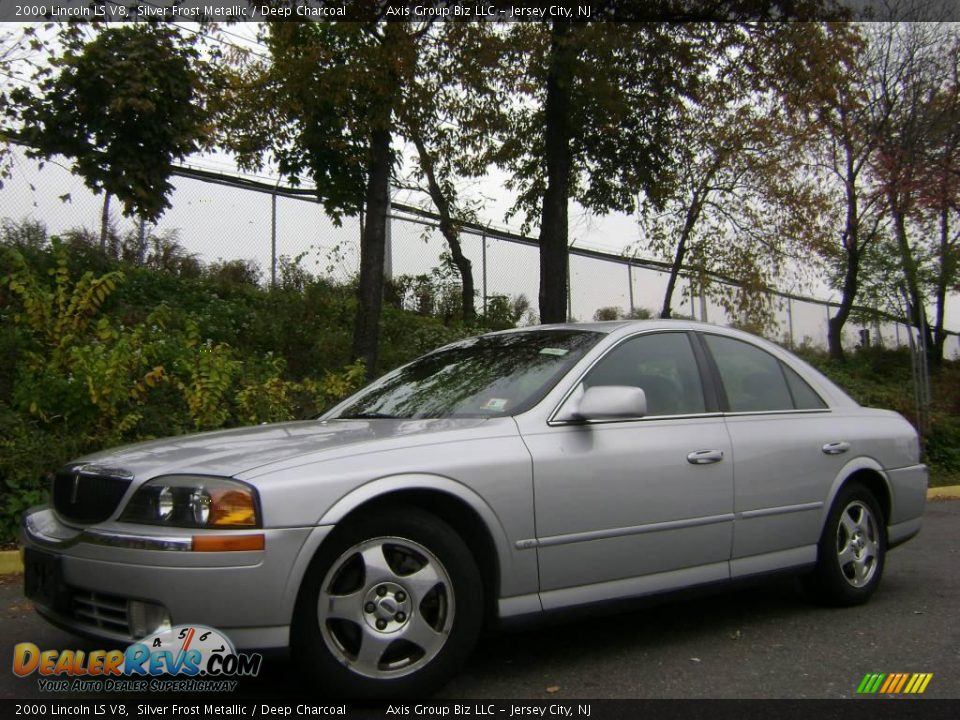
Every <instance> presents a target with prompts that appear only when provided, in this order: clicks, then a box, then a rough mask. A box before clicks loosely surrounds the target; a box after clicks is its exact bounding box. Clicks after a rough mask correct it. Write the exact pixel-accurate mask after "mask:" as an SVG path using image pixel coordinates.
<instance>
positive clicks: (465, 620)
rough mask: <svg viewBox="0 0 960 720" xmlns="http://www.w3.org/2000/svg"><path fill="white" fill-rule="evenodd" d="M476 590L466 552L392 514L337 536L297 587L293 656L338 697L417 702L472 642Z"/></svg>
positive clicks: (479, 613) (415, 516)
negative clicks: (411, 699)
mask: <svg viewBox="0 0 960 720" xmlns="http://www.w3.org/2000/svg"><path fill="white" fill-rule="evenodd" d="M482 617H483V586H482V582H481V579H480V572H479V570H478V569H477V564H476V561H475V560H474V558H473V556H472V555H471V553H470V551H469V549H468V548H467V546H466V545H465V543H464V542H463V540H462V539H461V538H460V536H459V535H457V533H456V532H454V531H453V530H452V529H451V528H450V527H449V526H448V525H447V524H446V523H444V522H443V521H442V520H440V519H439V518H437V517H435V516H434V515H432V514H430V513H427V512H425V511H423V510H420V509H419V508H415V507H406V506H404V507H394V508H391V509H389V510H381V511H377V512H375V513H371V514H368V515H364V516H362V517H360V518H358V519H356V520H353V521H348V523H347V524H346V525H343V526H341V527H337V528H336V529H335V530H334V531H333V533H332V534H331V536H330V537H329V538H328V540H327V541H326V542H325V543H324V544H323V546H322V547H321V548H320V551H319V552H318V553H317V555H316V557H315V558H314V559H313V561H312V562H311V564H310V567H309V568H308V570H307V573H306V576H305V578H304V582H303V585H302V587H301V590H300V595H299V598H298V601H297V608H296V612H295V616H294V622H293V628H292V645H293V651H294V655H295V657H296V658H297V660H298V661H299V662H301V663H302V664H303V666H304V667H305V669H307V671H308V672H309V673H310V674H311V675H312V676H314V678H315V679H316V680H318V681H319V682H320V683H322V685H323V686H324V687H325V688H326V689H327V690H328V691H330V692H331V694H335V695H338V696H343V697H348V698H352V699H383V698H397V697H403V696H422V695H424V694H426V693H429V692H432V691H433V690H435V689H437V688H438V687H440V686H441V685H442V684H443V683H444V682H446V681H447V680H448V679H449V678H450V677H451V676H452V675H453V674H454V673H455V672H456V671H457V670H458V669H459V668H460V666H461V665H462V664H463V662H464V661H465V660H466V659H467V657H468V656H469V654H470V651H471V650H472V649H473V646H474V644H475V643H476V639H477V636H478V635H479V632H480V626H481V622H482Z"/></svg>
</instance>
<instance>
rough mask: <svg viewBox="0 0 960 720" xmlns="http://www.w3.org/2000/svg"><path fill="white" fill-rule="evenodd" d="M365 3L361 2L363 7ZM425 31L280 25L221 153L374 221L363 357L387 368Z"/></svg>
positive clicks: (249, 78) (392, 26)
mask: <svg viewBox="0 0 960 720" xmlns="http://www.w3.org/2000/svg"><path fill="white" fill-rule="evenodd" d="M358 1H359V0H358ZM422 31H423V30H422V29H420V30H417V29H415V28H413V27H411V26H409V25H408V24H406V23H399V22H390V23H383V24H380V23H377V22H374V21H367V22H322V23H271V24H270V25H268V26H267V29H266V31H265V35H264V36H263V38H262V41H263V42H264V43H265V45H266V47H267V49H268V50H269V52H270V58H269V60H268V61H264V62H259V63H253V64H251V65H249V66H247V67H241V68H239V69H238V71H237V72H236V73H235V74H234V76H233V79H232V85H231V86H230V88H229V89H228V91H227V94H226V96H225V98H223V99H221V104H220V106H219V111H220V112H219V116H220V119H221V124H222V133H221V143H222V144H223V145H224V146H225V147H227V148H229V149H231V150H233V151H234V152H236V153H237V155H238V159H239V162H240V164H241V166H242V167H248V168H249V167H260V166H261V165H262V164H263V162H264V156H265V155H266V154H270V155H272V156H273V158H274V159H275V160H276V163H277V167H278V170H279V172H280V174H281V175H282V176H283V177H285V178H287V179H288V181H289V182H290V183H291V184H299V182H300V180H301V177H304V176H307V177H309V178H310V179H311V180H312V181H313V184H314V186H315V188H316V193H317V197H318V199H319V200H321V201H322V202H323V205H324V208H325V209H326V211H327V212H328V213H329V214H330V215H331V216H332V217H333V219H334V221H336V222H340V220H341V218H342V217H343V216H344V215H359V214H360V213H361V212H362V213H363V214H364V222H363V233H362V237H361V241H360V279H359V284H358V288H357V304H358V310H357V314H356V322H355V326H354V337H353V353H354V356H355V357H356V358H358V359H362V360H363V361H364V363H365V364H366V367H367V372H368V373H373V372H374V371H375V368H376V364H377V347H378V341H379V320H380V311H381V307H382V304H383V263H384V253H385V246H386V223H387V212H388V210H389V206H390V178H391V174H392V171H393V167H394V164H395V161H396V156H395V150H394V147H393V142H394V139H395V136H396V133H397V118H398V115H399V110H400V108H399V105H400V103H401V102H402V100H403V94H402V88H404V87H406V86H407V85H408V84H409V82H410V77H411V75H412V73H413V72H414V68H415V65H416V53H415V43H416V39H417V36H418V34H419V33H420V32H422Z"/></svg>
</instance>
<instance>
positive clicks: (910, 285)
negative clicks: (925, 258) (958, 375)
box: [887, 189, 932, 347]
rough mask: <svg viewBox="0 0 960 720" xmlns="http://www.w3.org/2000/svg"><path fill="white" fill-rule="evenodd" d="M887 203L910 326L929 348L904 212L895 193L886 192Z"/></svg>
mask: <svg viewBox="0 0 960 720" xmlns="http://www.w3.org/2000/svg"><path fill="white" fill-rule="evenodd" d="M887 201H888V203H889V206H890V215H891V217H892V219H893V231H894V236H895V237H896V239H897V247H898V248H899V250H900V262H901V265H902V267H903V277H904V281H905V282H906V288H907V296H908V297H909V298H910V324H911V325H913V327H915V328H917V330H919V331H920V332H921V333H923V335H924V338H925V340H926V344H927V347H930V346H931V341H932V338H931V337H930V328H929V327H928V326H927V318H926V311H925V310H924V304H923V295H922V294H921V292H920V283H919V280H918V278H917V263H916V260H915V259H914V257H913V249H912V248H911V247H910V241H909V239H908V238H907V226H906V215H905V211H904V210H903V208H902V207H900V204H899V202H898V199H897V196H896V191H894V190H892V189H888V190H887Z"/></svg>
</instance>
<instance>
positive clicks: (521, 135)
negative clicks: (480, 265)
mask: <svg viewBox="0 0 960 720" xmlns="http://www.w3.org/2000/svg"><path fill="white" fill-rule="evenodd" d="M807 6H818V3H816V2H812V3H792V4H788V3H781V2H777V1H775V0H774V1H772V2H762V3H743V4H740V3H738V4H736V5H735V6H734V7H733V10H727V9H725V8H718V6H717V5H716V4H714V3H710V2H703V3H699V2H694V3H675V2H671V1H670V0H663V1H662V2H654V3H650V4H647V5H645V6H644V9H643V10H642V14H643V16H644V17H645V18H646V19H652V18H653V17H658V18H660V19H662V20H678V19H683V20H687V21H690V20H708V19H718V15H717V14H718V13H721V14H722V19H723V20H727V21H730V20H740V21H742V20H746V19H747V17H746V13H749V14H750V19H754V20H755V19H759V18H762V17H764V16H765V14H766V13H772V12H774V11H777V10H779V11H785V10H791V9H796V8H800V7H807ZM618 12H619V10H618V8H617V5H616V3H611V4H609V6H604V7H603V8H602V9H601V13H602V14H603V15H604V16H605V17H604V20H605V21H601V22H567V21H564V20H554V21H552V22H551V23H550V24H549V25H541V24H535V23H530V24H528V23H521V24H518V25H517V27H514V28H511V47H512V48H513V50H512V54H508V56H507V60H506V65H508V66H511V65H512V66H517V67H520V68H522V70H523V72H522V74H521V75H520V77H519V78H515V77H514V76H512V75H507V76H506V77H507V78H508V79H509V80H511V81H513V82H515V85H514V88H513V91H512V92H513V93H514V95H515V97H516V100H515V102H514V103H513V104H512V105H511V106H510V107H509V108H508V112H509V121H508V122H506V123H504V127H503V129H502V130H501V142H500V146H499V148H498V149H497V151H496V153H494V159H495V161H496V162H497V163H498V164H499V165H501V166H502V167H504V168H505V169H506V170H507V171H508V172H510V174H511V176H512V177H511V182H510V187H511V188H512V189H515V190H517V191H518V200H517V203H516V205H515V208H514V209H515V210H517V211H522V212H524V213H525V215H526V223H525V226H526V227H529V226H530V225H532V224H533V223H534V221H535V220H536V221H538V224H539V226H540V238H539V239H540V311H541V317H542V319H543V321H544V322H556V321H560V320H563V319H564V318H565V316H566V294H567V284H568V278H567V253H568V234H567V212H568V204H569V201H570V200H571V199H573V200H575V201H576V202H577V203H579V204H580V205H581V206H583V207H584V208H586V209H587V210H589V211H591V212H595V213H606V212H609V211H612V210H617V211H622V212H633V211H634V210H635V209H636V204H637V196H638V194H643V195H644V196H645V197H646V198H647V200H648V201H649V202H651V203H652V204H653V206H654V207H657V208H659V207H660V206H661V205H662V203H663V200H664V197H665V194H666V190H667V188H668V186H669V183H670V175H671V172H672V169H673V168H675V167H676V166H677V159H676V157H675V150H676V148H677V142H676V140H675V138H676V136H677V132H676V131H677V126H678V121H679V117H680V116H681V115H682V113H683V110H684V107H685V106H686V104H688V103H696V102H698V101H699V93H700V90H701V87H702V85H703V81H704V80H705V79H706V78H707V77H708V76H709V75H710V73H711V72H712V68H713V65H712V63H713V62H714V60H715V59H717V58H718V57H720V56H721V55H722V54H723V53H725V52H727V53H734V54H735V53H737V52H738V51H746V52H749V50H750V48H751V47H752V43H753V42H754V39H755V38H756V37H757V36H763V35H765V34H767V33H768V32H769V28H768V27H767V26H765V25H763V24H759V25H758V24H756V23H740V22H722V23H710V22H683V23H671V22H647V23H624V22H617V21H615V20H611V19H610V17H615V16H616V15H617V13H618ZM791 12H792V10H791ZM788 14H791V13H788ZM608 16H610V17H608ZM784 34H790V35H791V36H793V37H800V36H801V35H802V33H801V32H800V30H799V29H795V30H793V31H792V32H790V33H786V32H785V33H784ZM784 49H785V47H781V48H778V51H782V50H784ZM757 57H759V56H757ZM769 61H776V62H777V63H778V64H779V65H780V67H781V68H787V67H791V69H794V68H793V65H795V64H796V59H795V58H791V57H790V56H789V55H787V54H783V53H782V52H777V53H775V54H772V55H771V57H770V58H769ZM801 69H802V68H801Z"/></svg>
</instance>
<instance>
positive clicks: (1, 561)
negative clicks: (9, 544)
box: [0, 550, 23, 575]
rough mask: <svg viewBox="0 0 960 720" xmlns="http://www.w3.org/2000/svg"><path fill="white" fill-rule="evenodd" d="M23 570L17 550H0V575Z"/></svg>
mask: <svg viewBox="0 0 960 720" xmlns="http://www.w3.org/2000/svg"><path fill="white" fill-rule="evenodd" d="M21 572H23V560H21V559H20V551H19V550H0V575H10V574H11V573H21Z"/></svg>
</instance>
